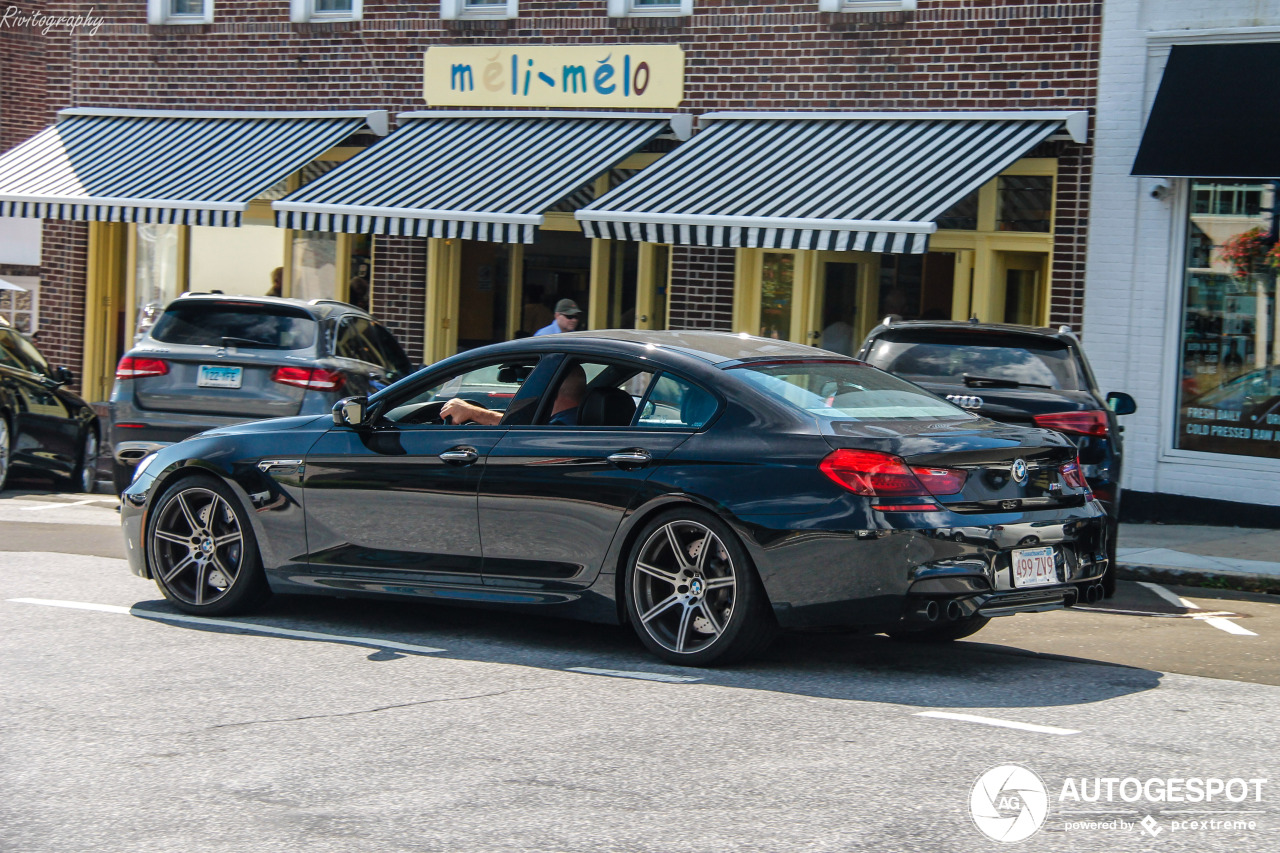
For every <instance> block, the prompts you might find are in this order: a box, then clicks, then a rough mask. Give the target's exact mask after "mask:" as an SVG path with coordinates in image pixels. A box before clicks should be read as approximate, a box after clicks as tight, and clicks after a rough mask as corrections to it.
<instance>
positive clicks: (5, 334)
mask: <svg viewBox="0 0 1280 853" xmlns="http://www.w3.org/2000/svg"><path fill="white" fill-rule="evenodd" d="M0 363H3V364H6V365H8V366H9V367H16V368H18V369H19V370H27V371H30V372H32V373H41V374H44V375H45V376H48V375H49V362H47V361H45V360H44V356H42V355H41V354H40V350H38V349H36V348H35V346H34V345H33V344H32V343H30V342H29V341H28V340H27V339H26V338H24V337H22V335H20V334H18V333H17V332H15V331H12V330H10V329H0Z"/></svg>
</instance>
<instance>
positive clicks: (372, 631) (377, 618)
mask: <svg viewBox="0 0 1280 853" xmlns="http://www.w3.org/2000/svg"><path fill="white" fill-rule="evenodd" d="M148 612H152V613H174V612H176V611H174V610H173V609H172V608H171V607H170V606H169V604H168V603H167V602H165V601H163V600H157V601H146V602H139V603H138V604H137V605H135V606H134V608H133V613H134V614H135V615H137V616H140V617H142V618H154V617H148V616H147V613H148ZM233 621H235V622H237V623H243V624H246V625H260V626H262V627H263V628H266V629H272V628H276V629H279V628H283V629H288V630H293V631H311V632H317V633H323V634H332V635H337V636H338V637H352V638H372V639H374V640H375V642H373V643H367V642H356V643H355V644H356V645H361V646H363V647H365V648H368V649H370V651H371V654H370V655H369V656H368V658H367V659H368V661H369V665H370V666H388V665H399V664H402V663H403V662H404V660H405V659H406V658H408V657H415V656H416V655H413V654H412V653H404V652H400V651H397V650H395V649H388V648H386V647H383V646H380V645H378V643H377V641H382V642H386V643H407V644H412V645H419V646H431V647H439V648H442V649H444V650H445V651H444V652H442V653H439V654H432V655H429V656H428V657H431V658H438V657H446V658H452V659H456V660H469V661H480V662H485V663H493V664H503V665H516V666H528V667H538V668H544V669H554V670H564V669H568V668H570V667H593V668H598V669H611V670H624V671H631V672H644V673H663V674H668V675H679V676H691V677H697V678H700V679H702V682H703V683H708V684H717V685H722V686H726V687H736V688H741V689H748V690H767V691H771V692H777V693H788V694H794V695H797V696H812V697H821V698H827V699H846V700H855V701H861V702H882V703H891V704H901V705H913V706H921V707H945V708H965V707H968V708H1019V707H1047V706H1055V705H1079V704H1083V703H1091V702H1102V701H1105V700H1108V699H1113V698H1115V697H1118V696H1124V695H1129V694H1134V693H1140V692H1143V691H1146V690H1152V689H1155V688H1156V687H1157V686H1159V683H1160V678H1161V674H1160V673H1159V672H1154V671H1151V670H1146V669H1140V668H1136V667H1128V666H1120V665H1115V664H1109V663H1102V662H1099V661H1093V660H1086V659H1080V658H1071V657H1066V656H1059V655H1046V654H1039V653H1036V652H1031V651H1027V650H1023V649H1018V648H1013V647H1009V646H1000V645H992V644H987V643H982V642H980V641H974V640H969V641H960V642H957V643H951V644H940V645H923V644H904V643H897V642H894V641H893V640H890V639H888V638H886V637H882V636H859V635H854V634H799V633H787V634H783V635H782V636H781V637H780V638H779V640H778V642H777V643H776V644H775V645H774V646H773V648H772V649H770V651H769V652H768V653H767V654H766V655H765V656H764V657H763V658H761V659H758V660H755V661H752V662H749V663H744V664H740V665H737V666H733V667H726V668H721V669H691V668H682V667H675V666H671V665H668V664H666V663H663V662H662V661H660V660H658V659H657V658H654V657H652V656H650V655H649V654H648V653H647V652H646V651H645V650H644V649H643V648H642V647H641V646H640V643H639V641H638V640H637V639H636V638H635V636H634V634H633V633H632V632H631V629H630V628H627V627H621V626H616V625H595V624H588V623H582V622H574V621H569V620H565V619H556V618H548V617H546V616H541V615H537V616H532V615H525V614H520V613H504V612H496V611H492V610H480V609H473V608H466V607H455V606H441V605H435V604H431V603H417V602H398V601H397V602H390V601H388V602H383V601H371V600H357V599H347V600H338V599H329V598H319V597H316V598H312V597H309V596H292V595H277V596H276V597H275V598H273V599H272V601H271V602H270V604H269V605H268V606H267V607H266V608H264V609H263V610H262V611H259V612H258V613H256V614H254V615H252V616H247V617H237V618H235V619H234V620H233ZM163 624H166V625H169V626H170V627H172V628H173V629H174V630H198V631H215V632H221V633H246V632H248V631H249V630H250V629H240V628H234V627H233V628H228V627H220V626H215V625H202V624H197V623H191V622H183V623H178V622H171V623H163ZM978 636H980V635H978ZM280 639H281V640H282V641H289V640H293V641H295V642H317V640H298V639H296V638H283V637H282V638H280ZM318 642H343V640H341V639H335V640H323V639H322V640H318Z"/></svg>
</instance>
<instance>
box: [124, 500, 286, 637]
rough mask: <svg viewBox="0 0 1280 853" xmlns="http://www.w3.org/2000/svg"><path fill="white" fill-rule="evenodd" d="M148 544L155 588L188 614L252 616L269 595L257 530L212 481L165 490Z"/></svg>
mask: <svg viewBox="0 0 1280 853" xmlns="http://www.w3.org/2000/svg"><path fill="white" fill-rule="evenodd" d="M146 543H147V564H148V566H149V567H150V569H151V576H152V577H154V578H155V581H156V586H158V587H160V592H162V593H163V594H164V597H165V598H167V599H168V600H169V601H170V602H171V603H172V604H173V606H174V607H177V608H178V609H179V610H181V611H183V612H185V613H194V614H197V615H201V616H221V615H226V614H235V613H248V612H250V611H252V610H254V609H256V608H257V607H259V606H260V605H261V604H262V603H263V602H265V601H266V600H267V599H268V598H269V597H270V596H271V590H270V588H269V587H268V586H267V578H266V574H265V573H264V572H263V570H262V559H261V556H260V554H259V552H258V542H257V539H256V538H255V537H254V535H253V528H252V527H251V526H250V524H249V520H248V518H247V516H246V515H245V512H244V510H242V509H241V508H240V505H239V500H238V499H237V498H236V496H235V495H234V494H233V493H232V491H231V489H230V488H228V487H227V486H226V485H225V484H224V483H222V482H220V481H218V480H216V479H214V478H213V477H207V476H197V477H184V478H183V479H181V480H179V481H178V482H176V483H174V484H173V485H171V486H169V487H168V488H167V489H165V491H164V492H163V493H162V494H161V495H160V497H159V498H158V499H157V500H156V502H155V504H154V506H153V507H152V510H151V512H150V513H149V517H148V521H147V533H146Z"/></svg>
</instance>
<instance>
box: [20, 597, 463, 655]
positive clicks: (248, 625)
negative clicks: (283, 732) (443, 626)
mask: <svg viewBox="0 0 1280 853" xmlns="http://www.w3.org/2000/svg"><path fill="white" fill-rule="evenodd" d="M9 601H11V602H14V603H17V604H39V605H42V606H44V607H65V608H69V609H71V610H93V611H97V612H99V613H123V614H125V615H128V616H137V617H139V618H141V619H154V620H157V621H160V622H182V623H186V624H191V625H208V626H209V627H212V628H235V629H236V630H238V631H249V632H251V633H254V634H268V635H270V636H274V637H292V638H295V639H299V640H324V641H326V642H333V643H345V644H347V645H351V646H372V647H373V648H375V649H395V650H396V651H402V652H416V653H417V654H435V653H436V652H443V651H445V649H437V648H433V647H431V646H415V645H413V644H411V643H399V642H396V641H394V640H379V639H376V638H374V637H349V636H347V635H346V634H322V633H319V632H317V631H297V630H294V629H293V628H277V627H275V626H273V625H258V624H256V623H253V622H235V621H232V620H230V619H207V618H205V617H203V616H187V615H185V614H182V613H160V612H157V611H155V610H139V609H137V608H133V607H118V606H116V605H114V604H89V603H85V602H82V601H51V600H49V599H44V598H10V599H9Z"/></svg>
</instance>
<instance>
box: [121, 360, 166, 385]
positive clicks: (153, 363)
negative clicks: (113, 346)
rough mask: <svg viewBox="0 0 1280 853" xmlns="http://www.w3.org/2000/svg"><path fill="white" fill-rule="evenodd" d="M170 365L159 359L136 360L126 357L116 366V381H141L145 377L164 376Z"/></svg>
mask: <svg viewBox="0 0 1280 853" xmlns="http://www.w3.org/2000/svg"><path fill="white" fill-rule="evenodd" d="M168 372H169V363H168V362H166V361H163V360H161V359H158V358H134V357H133V356H131V355H126V356H125V357H124V358H122V359H120V363H119V364H118V365H116V379H140V378H141V377H143V376H164V375H165V374H166V373H168Z"/></svg>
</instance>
